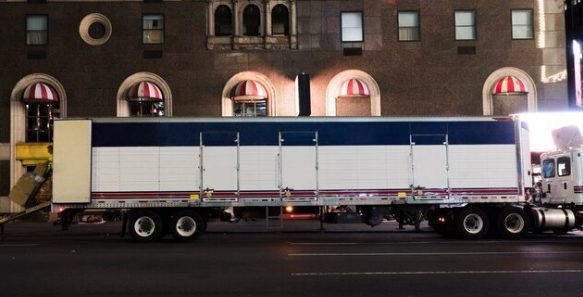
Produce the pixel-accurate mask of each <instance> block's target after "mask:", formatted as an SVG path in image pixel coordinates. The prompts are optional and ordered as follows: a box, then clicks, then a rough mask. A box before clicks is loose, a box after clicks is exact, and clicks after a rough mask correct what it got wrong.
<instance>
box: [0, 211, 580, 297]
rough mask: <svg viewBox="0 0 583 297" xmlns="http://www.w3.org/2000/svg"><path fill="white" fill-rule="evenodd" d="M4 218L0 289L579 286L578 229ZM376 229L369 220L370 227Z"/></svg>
mask: <svg viewBox="0 0 583 297" xmlns="http://www.w3.org/2000/svg"><path fill="white" fill-rule="evenodd" d="M18 224H19V223H16V224H12V225H9V226H7V227H6V239H5V241H3V242H0V284H1V285H0V295H1V296H6V297H17V296H27V297H30V296H43V297H47V296H124V297H129V296H152V297H154V296H155V297H160V296H209V297H214V296H229V297H230V296H254V297H256V296H278V297H279V296H281V297H285V296H319V297H320V296H335V297H337V296H391V297H394V296H447V297H453V296H464V297H466V296H497V297H499V296H513V297H516V296H529V297H534V296H544V297H549V296H552V297H561V296H569V297H573V296H581V283H582V281H583V233H581V232H575V233H570V234H568V235H561V236H555V235H553V234H538V235H531V236H529V237H527V238H525V239H521V240H513V241H505V240H504V241H503V240H483V241H460V240H453V239H446V238H442V237H440V236H439V235H437V234H435V233H433V232H428V231H425V232H410V231H405V232H400V231H391V230H393V228H388V229H386V230H384V231H383V229H380V230H381V231H376V232H351V231H346V230H345V231H338V232H292V231H289V232H277V231H275V232H247V231H245V232H228V230H227V231H225V230H217V229H215V230H214V231H213V230H212V228H209V231H210V233H208V234H205V235H204V236H203V237H202V238H200V240H198V241H196V242H194V243H190V244H179V243H175V242H174V241H172V240H171V239H170V238H169V239H164V240H162V241H160V242H156V243H150V244H136V243H133V242H132V241H131V240H130V239H129V238H120V237H119V229H118V227H119V226H118V225H116V224H117V223H106V224H102V225H95V226H90V225H86V226H72V227H71V231H69V232H62V231H60V230H58V228H55V227H52V226H51V228H47V227H46V226H44V225H43V226H40V227H38V228H37V227H34V225H31V226H33V227H29V226H27V225H23V224H24V223H21V225H18ZM377 230H378V229H377Z"/></svg>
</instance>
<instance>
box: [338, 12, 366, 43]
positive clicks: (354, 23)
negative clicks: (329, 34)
mask: <svg viewBox="0 0 583 297" xmlns="http://www.w3.org/2000/svg"><path fill="white" fill-rule="evenodd" d="M341 22H342V41H362V40H363V38H362V13H361V12H343V13H342V17H341Z"/></svg>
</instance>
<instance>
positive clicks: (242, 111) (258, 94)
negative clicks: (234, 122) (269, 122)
mask: <svg viewBox="0 0 583 297" xmlns="http://www.w3.org/2000/svg"><path fill="white" fill-rule="evenodd" d="M231 100H233V116H236V117H265V116H267V92H266V91H265V88H264V87H263V86H262V85H261V84H260V83H258V82H256V81H253V80H245V81H242V82H240V83H238V84H237V85H236V86H235V87H234V88H233V89H232V90H231Z"/></svg>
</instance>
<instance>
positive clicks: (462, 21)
mask: <svg viewBox="0 0 583 297" xmlns="http://www.w3.org/2000/svg"><path fill="white" fill-rule="evenodd" d="M455 25H456V26H473V25H474V12H473V11H456V12H455Z"/></svg>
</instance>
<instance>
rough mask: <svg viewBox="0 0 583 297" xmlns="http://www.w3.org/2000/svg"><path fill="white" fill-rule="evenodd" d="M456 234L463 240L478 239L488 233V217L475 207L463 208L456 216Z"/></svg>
mask: <svg viewBox="0 0 583 297" xmlns="http://www.w3.org/2000/svg"><path fill="white" fill-rule="evenodd" d="M456 227H457V233H458V235H459V237H461V238H463V239H480V238H482V237H484V236H485V235H486V233H488V227H489V221H488V216H487V215H486V214H485V213H484V212H483V211H482V210H480V209H478V208H475V207H464V208H462V209H461V210H460V211H459V212H458V215H457V220H456Z"/></svg>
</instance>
